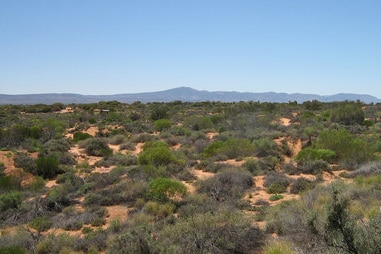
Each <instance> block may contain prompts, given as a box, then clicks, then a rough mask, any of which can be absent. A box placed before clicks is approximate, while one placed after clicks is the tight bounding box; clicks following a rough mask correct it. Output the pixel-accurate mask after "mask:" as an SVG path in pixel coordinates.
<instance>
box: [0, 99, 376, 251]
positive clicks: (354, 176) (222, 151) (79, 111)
mask: <svg viewBox="0 0 381 254" xmlns="http://www.w3.org/2000/svg"><path fill="white" fill-rule="evenodd" d="M66 107H70V108H71V110H70V111H62V110H63V109H65V108H66ZM380 112H381V105H379V104H376V105H374V104H369V105H366V104H364V103H361V102H360V101H356V102H348V101H345V102H334V103H322V102H319V101H308V102H305V103H303V104H298V103H296V102H290V103H267V102H263V103H260V102H252V101H251V102H237V103H222V102H197V103H187V102H181V101H175V102H172V103H148V104H143V103H140V102H135V103H132V104H123V103H119V102H116V101H110V102H99V103H94V104H73V105H62V104H59V103H58V104H54V105H41V104H39V105H23V106H21V105H2V106H0V120H1V121H0V253H40V254H42V253H100V252H102V253H379V252H380V251H381V244H380V243H381V230H380V228H381V213H380V207H381V201H380V199H379V197H380V195H381V193H380V192H381V188H380V185H381V162H380V155H381V153H380V152H381V141H380V138H379V137H380V134H381V121H380V120H381V119H380V116H381V114H380Z"/></svg>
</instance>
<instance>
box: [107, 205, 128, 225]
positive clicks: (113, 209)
mask: <svg viewBox="0 0 381 254" xmlns="http://www.w3.org/2000/svg"><path fill="white" fill-rule="evenodd" d="M106 209H107V212H108V216H107V218H106V224H105V225H103V227H102V228H103V229H107V228H109V227H110V225H111V222H112V221H113V220H120V222H124V221H125V220H126V219H127V217H128V212H129V211H130V210H131V209H130V208H128V207H126V206H123V205H113V206H107V207H106Z"/></svg>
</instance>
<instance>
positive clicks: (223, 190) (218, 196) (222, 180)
mask: <svg viewBox="0 0 381 254" xmlns="http://www.w3.org/2000/svg"><path fill="white" fill-rule="evenodd" d="M253 185H254V182H253V179H252V176H251V174H250V173H249V172H247V171H244V170H237V169H228V170H225V171H222V172H220V173H217V174H216V175H214V176H213V177H211V178H209V179H206V180H204V181H201V182H200V183H199V186H198V189H197V191H198V192H200V193H205V194H206V195H208V196H209V197H211V198H213V199H215V200H217V201H225V200H232V199H233V200H235V199H237V198H241V197H242V195H243V194H244V192H245V191H246V190H247V189H249V188H251V187H253Z"/></svg>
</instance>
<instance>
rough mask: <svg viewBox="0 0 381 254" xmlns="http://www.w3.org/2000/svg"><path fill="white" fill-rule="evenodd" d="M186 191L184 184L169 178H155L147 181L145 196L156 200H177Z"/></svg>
mask: <svg viewBox="0 0 381 254" xmlns="http://www.w3.org/2000/svg"><path fill="white" fill-rule="evenodd" d="M186 193H187V189H186V187H185V186H184V184H182V183H181V182H179V181H176V180H172V179H169V178H161V177H159V178H156V179H154V180H152V181H151V182H149V183H148V187H147V197H148V198H149V199H152V200H157V201H164V202H165V201H168V200H178V199H180V198H183V197H184V196H185V194H186Z"/></svg>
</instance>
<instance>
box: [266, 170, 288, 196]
mask: <svg viewBox="0 0 381 254" xmlns="http://www.w3.org/2000/svg"><path fill="white" fill-rule="evenodd" d="M263 185H264V186H265V187H266V188H267V189H266V191H267V193H283V192H286V191H287V187H288V186H289V185H290V180H289V179H288V178H287V177H285V176H283V175H280V174H275V173H271V174H268V175H267V176H266V180H265V182H264V184H263Z"/></svg>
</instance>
